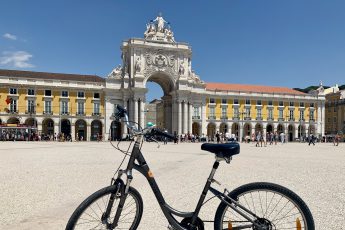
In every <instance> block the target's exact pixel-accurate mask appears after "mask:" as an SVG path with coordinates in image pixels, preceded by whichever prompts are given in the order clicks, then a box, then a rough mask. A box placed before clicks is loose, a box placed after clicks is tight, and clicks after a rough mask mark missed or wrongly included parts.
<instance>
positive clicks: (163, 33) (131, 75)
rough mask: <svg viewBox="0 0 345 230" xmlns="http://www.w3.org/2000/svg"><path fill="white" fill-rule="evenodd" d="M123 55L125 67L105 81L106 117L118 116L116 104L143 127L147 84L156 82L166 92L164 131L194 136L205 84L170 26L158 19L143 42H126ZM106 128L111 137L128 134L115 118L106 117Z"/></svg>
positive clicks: (148, 28) (186, 47)
mask: <svg viewBox="0 0 345 230" xmlns="http://www.w3.org/2000/svg"><path fill="white" fill-rule="evenodd" d="M121 51H122V55H121V57H122V64H121V65H119V66H118V67H116V68H115V69H114V70H113V71H112V72H111V73H110V74H109V75H108V77H107V79H106V87H105V88H106V93H105V95H106V104H105V107H106V111H107V114H112V113H114V112H115V111H114V108H115V105H116V104H120V105H123V106H125V107H126V108H127V109H128V111H129V119H130V120H131V121H133V122H137V123H138V124H139V125H140V126H141V127H144V126H145V124H144V122H145V118H144V116H145V111H144V108H145V103H148V102H147V101H146V97H145V94H146V93H147V88H146V83H147V82H155V83H157V84H159V85H160V86H161V88H162V90H163V92H164V96H163V97H162V102H163V108H164V128H165V129H167V131H168V132H170V133H174V132H176V133H187V132H192V113H193V108H192V106H193V103H202V100H201V99H200V98H198V94H197V93H198V91H204V90H205V83H204V82H203V81H201V80H200V78H199V77H198V76H197V75H196V74H195V73H194V71H193V70H192V50H191V47H190V46H189V45H188V44H187V43H183V42H176V41H175V39H174V34H173V32H172V30H171V28H170V25H169V24H168V23H167V22H166V21H165V20H164V18H163V17H162V16H161V15H159V16H158V17H157V18H156V19H155V20H151V22H150V23H148V24H147V25H146V31H145V33H144V38H131V39H129V40H127V41H124V42H123V43H122V46H121ZM105 125H106V130H110V131H109V135H111V133H112V132H118V134H120V133H122V134H121V135H123V134H126V130H125V129H122V130H121V131H119V130H120V129H119V125H120V124H115V122H113V121H112V116H107V120H106V124H105ZM115 128H116V130H114V129H115ZM122 128H123V127H122ZM106 132H107V131H106Z"/></svg>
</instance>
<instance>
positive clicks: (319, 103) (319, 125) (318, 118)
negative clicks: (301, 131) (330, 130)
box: [317, 101, 323, 135]
mask: <svg viewBox="0 0 345 230" xmlns="http://www.w3.org/2000/svg"><path fill="white" fill-rule="evenodd" d="M321 107H322V102H321V101H319V102H318V103H317V134H320V135H323V134H322V126H323V125H322V120H321V114H322V113H321Z"/></svg>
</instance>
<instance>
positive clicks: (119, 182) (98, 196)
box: [66, 106, 315, 230]
mask: <svg viewBox="0 0 345 230" xmlns="http://www.w3.org/2000/svg"><path fill="white" fill-rule="evenodd" d="M117 110H118V112H117V113H116V118H118V119H123V121H124V122H125V123H126V125H127V127H128V128H129V130H131V131H132V133H133V134H134V136H135V144H134V147H133V148H132V152H131V154H127V155H129V157H130V158H129V161H128V164H127V167H126V169H124V170H121V169H120V167H121V165H122V163H123V162H124V159H125V158H126V155H125V157H124V159H123V161H122V163H121V164H120V166H119V168H118V170H117V171H116V173H118V176H117V178H116V179H115V177H114V178H112V182H111V185H110V186H108V187H105V188H103V189H101V190H99V191H97V192H95V193H94V194H92V195H91V196H89V197H88V198H87V199H86V200H85V201H84V202H82V203H81V204H80V205H79V206H78V208H77V209H76V210H75V211H74V212H73V214H72V216H71V217H70V219H69V221H68V223H67V226H66V230H75V229H137V228H138V226H139V223H140V220H141V218H142V214H143V200H142V198H141V195H140V193H139V192H138V191H137V190H136V189H135V188H133V187H131V186H130V185H131V181H132V180H133V176H132V169H135V170H137V171H139V172H140V173H141V174H143V175H144V176H145V177H146V179H147V180H148V183H149V184H150V186H151V188H152V191H153V193H154V195H155V197H156V199H157V201H158V203H159V206H160V208H161V210H162V211H163V214H164V216H165V217H166V219H167V220H168V222H169V226H168V228H169V229H172V230H192V229H193V230H203V229H204V222H203V221H202V219H201V218H200V217H199V216H198V215H199V212H200V210H201V208H202V206H203V204H204V203H205V202H204V201H205V198H206V195H207V192H211V193H212V194H214V197H217V198H218V199H220V201H221V202H220V204H219V206H218V208H217V211H216V214H215V218H214V229H216V230H221V229H231V230H235V229H255V230H271V229H297V230H301V229H307V230H314V229H315V226H314V220H313V217H312V214H311V212H310V210H309V208H308V207H307V205H306V204H305V202H304V201H303V200H302V199H301V198H300V197H299V196H298V195H296V194H295V193H294V192H292V191H290V190H289V189H287V188H284V187H282V186H280V185H277V184H272V183H266V182H257V183H250V184H246V185H242V186H240V187H238V188H236V189H234V190H233V191H231V192H230V191H229V190H227V189H225V190H224V191H223V192H221V191H218V190H217V189H215V188H214V187H212V186H211V185H212V184H213V183H216V184H219V185H220V183H219V182H218V181H216V180H215V179H214V175H215V172H216V170H217V168H218V166H219V164H220V162H221V161H225V162H226V163H228V164H229V163H230V162H231V160H232V156H233V155H236V154H239V153H240V146H239V144H238V143H237V142H229V143H225V144H211V143H204V144H202V145H201V149H202V150H206V151H209V152H212V153H214V154H215V158H216V160H215V162H214V164H213V167H212V170H211V173H210V175H209V177H208V179H207V181H206V184H205V186H204V189H203V191H202V193H201V196H200V198H199V201H198V203H197V206H196V208H195V210H194V211H193V212H181V211H178V210H176V209H174V208H172V207H171V206H169V205H168V204H167V203H166V202H165V200H164V197H163V195H162V193H161V192H160V190H159V187H158V185H157V183H156V181H155V179H154V176H153V174H152V172H151V171H150V168H149V166H148V164H147V162H146V160H145V159H144V156H143V154H142V152H141V145H142V144H143V136H144V135H146V136H147V135H148V134H149V135H151V136H152V137H154V136H159V137H166V138H170V139H174V138H175V137H174V136H172V135H170V134H168V133H166V132H162V131H160V130H158V129H156V128H154V127H148V128H146V129H144V130H139V128H136V127H135V126H134V125H130V124H129V122H128V115H127V111H126V110H125V109H124V108H122V107H121V106H117ZM130 146H131V145H130ZM129 148H130V147H129ZM129 148H128V150H129ZM127 152H128V151H127ZM122 177H126V178H125V179H126V180H125V181H124V180H123V179H122ZM176 217H178V218H183V219H182V221H178V220H177V219H176Z"/></svg>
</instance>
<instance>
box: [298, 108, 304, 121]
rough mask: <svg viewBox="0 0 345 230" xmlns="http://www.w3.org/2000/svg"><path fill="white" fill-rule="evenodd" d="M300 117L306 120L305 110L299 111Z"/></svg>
mask: <svg viewBox="0 0 345 230" xmlns="http://www.w3.org/2000/svg"><path fill="white" fill-rule="evenodd" d="M299 119H300V120H301V121H304V110H301V111H299Z"/></svg>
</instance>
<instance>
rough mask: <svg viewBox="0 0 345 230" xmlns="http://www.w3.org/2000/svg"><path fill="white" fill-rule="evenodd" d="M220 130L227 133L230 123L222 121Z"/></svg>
mask: <svg viewBox="0 0 345 230" xmlns="http://www.w3.org/2000/svg"><path fill="white" fill-rule="evenodd" d="M219 132H220V133H223V134H226V133H227V132H229V127H228V124H227V123H224V122H223V123H221V124H220V126H219Z"/></svg>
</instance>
